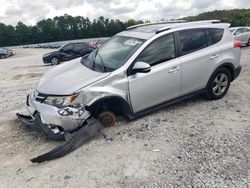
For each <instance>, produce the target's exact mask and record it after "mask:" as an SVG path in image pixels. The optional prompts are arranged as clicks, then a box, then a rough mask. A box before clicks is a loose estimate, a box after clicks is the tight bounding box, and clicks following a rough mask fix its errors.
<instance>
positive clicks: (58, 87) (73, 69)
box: [36, 58, 110, 95]
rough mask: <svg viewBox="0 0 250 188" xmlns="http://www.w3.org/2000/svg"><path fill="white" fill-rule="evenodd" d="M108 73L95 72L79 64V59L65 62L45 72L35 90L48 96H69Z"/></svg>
mask: <svg viewBox="0 0 250 188" xmlns="http://www.w3.org/2000/svg"><path fill="white" fill-rule="evenodd" d="M109 74H110V73H100V72H95V71H92V70H90V69H88V68H87V67H85V66H84V65H82V64H81V58H78V59H74V60H72V61H69V62H65V63H63V64H61V65H57V66H56V67H53V68H52V69H50V70H49V71H47V72H45V73H44V74H43V76H42V78H41V79H40V81H39V83H38V84H37V87H36V90H37V91H38V92H40V93H44V94H49V95H71V94H73V93H74V92H76V91H77V90H79V89H81V88H83V87H86V86H87V85H89V84H92V83H94V82H96V81H98V80H100V79H102V78H104V77H106V76H108V75H109Z"/></svg>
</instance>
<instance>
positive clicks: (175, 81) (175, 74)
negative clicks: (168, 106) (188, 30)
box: [128, 34, 181, 113]
mask: <svg viewBox="0 0 250 188" xmlns="http://www.w3.org/2000/svg"><path fill="white" fill-rule="evenodd" d="M135 62H145V63H148V64H149V65H150V66H151V71H150V72H148V73H135V74H131V75H129V76H128V83H129V91H130V100H131V104H132V108H133V111H134V113H137V112H140V111H143V110H146V109H148V108H151V107H154V106H157V105H160V104H162V103H164V102H166V101H168V100H171V99H174V98H176V97H179V96H180V88H181V64H180V60H179V58H176V47H175V39H174V34H167V35H164V36H162V37H160V38H157V39H155V40H154V41H153V42H151V43H150V44H149V45H148V46H147V47H146V48H145V49H144V50H143V51H142V52H141V53H140V54H139V56H138V57H137V58H136V60H135ZM135 62H134V63H135Z"/></svg>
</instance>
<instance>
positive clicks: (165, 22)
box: [126, 20, 187, 30]
mask: <svg viewBox="0 0 250 188" xmlns="http://www.w3.org/2000/svg"><path fill="white" fill-rule="evenodd" d="M185 22H187V21H186V20H170V21H162V22H153V23H144V24H137V25H133V26H130V27H127V28H126V30H130V29H135V28H137V27H142V26H147V25H156V24H168V23H185Z"/></svg>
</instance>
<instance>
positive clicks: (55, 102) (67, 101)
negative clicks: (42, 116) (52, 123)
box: [43, 94, 78, 108]
mask: <svg viewBox="0 0 250 188" xmlns="http://www.w3.org/2000/svg"><path fill="white" fill-rule="evenodd" d="M77 97H78V94H75V95H71V96H65V97H61V96H49V97H47V98H46V99H45V101H44V102H43V103H44V104H48V105H51V106H56V107H57V108H63V107H67V106H70V105H72V103H73V102H74V101H75V100H76V98H77Z"/></svg>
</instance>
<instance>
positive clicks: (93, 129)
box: [31, 119, 102, 163]
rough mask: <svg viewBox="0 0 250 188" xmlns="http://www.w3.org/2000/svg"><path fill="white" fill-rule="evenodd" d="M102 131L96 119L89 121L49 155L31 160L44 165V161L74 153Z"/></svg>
mask: <svg viewBox="0 0 250 188" xmlns="http://www.w3.org/2000/svg"><path fill="white" fill-rule="evenodd" d="M101 129H102V125H101V123H100V122H99V121H98V120H96V119H90V120H87V125H85V126H84V127H82V128H81V129H79V130H78V131H76V132H74V133H73V134H68V135H67V136H66V141H65V142H64V143H62V144H61V145H59V146H57V147H56V148H54V149H52V150H51V151H49V152H48V153H45V154H43V155H40V156H38V157H36V158H33V159H31V161H32V162H33V163H42V162H44V161H50V160H53V159H57V158H60V157H63V156H65V155H67V154H68V153H70V152H72V151H74V150H75V149H77V148H78V147H80V146H81V145H82V144H84V143H85V142H87V141H88V140H90V139H91V138H93V137H95V136H96V135H97V134H99V133H100V131H101Z"/></svg>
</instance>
